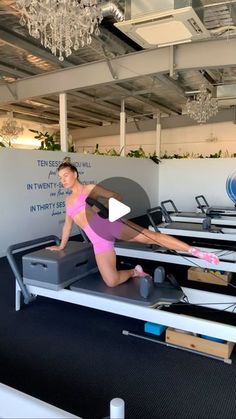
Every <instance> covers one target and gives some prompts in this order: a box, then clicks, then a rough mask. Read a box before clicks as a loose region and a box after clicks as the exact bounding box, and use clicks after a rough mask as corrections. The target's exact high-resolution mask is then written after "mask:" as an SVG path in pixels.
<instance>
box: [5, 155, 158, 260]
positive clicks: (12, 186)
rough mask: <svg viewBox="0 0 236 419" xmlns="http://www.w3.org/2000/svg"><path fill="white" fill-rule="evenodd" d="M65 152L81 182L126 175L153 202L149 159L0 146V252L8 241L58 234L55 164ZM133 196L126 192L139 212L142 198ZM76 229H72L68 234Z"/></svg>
mask: <svg viewBox="0 0 236 419" xmlns="http://www.w3.org/2000/svg"><path fill="white" fill-rule="evenodd" d="M65 155H66V156H70V157H71V159H72V162H74V163H75V164H76V165H77V168H78V170H79V173H80V180H81V182H88V183H89V182H90V183H97V182H100V181H102V180H104V179H107V178H111V177H124V178H128V179H131V180H133V181H135V182H137V183H138V184H139V185H140V186H141V187H142V188H143V189H144V190H145V191H146V193H147V195H148V197H149V199H150V205H151V206H153V205H156V204H157V199H158V197H157V194H158V191H157V185H158V171H159V166H158V165H156V164H155V163H153V162H152V161H151V160H149V159H129V158H122V157H103V156H91V155H81V154H75V153H62V152H55V151H54V152H50V151H38V150H16V149H5V148H0V190H1V217H0V232H1V234H0V256H3V255H5V252H6V249H7V248H8V246H9V245H11V244H16V243H21V242H24V241H27V240H31V239H34V238H38V237H43V236H48V235H50V234H55V235H60V234H61V228H62V224H63V221H64V216H65V207H64V200H65V195H66V194H65V191H64V190H63V189H62V188H61V187H60V184H59V179H58V176H57V167H58V165H59V164H60V162H61V161H62V160H63V158H64V157H65ZM132 194H133V191H132V190H130V193H129V195H130V196H129V198H130V199H131V201H133V202H138V203H139V204H140V208H139V210H141V209H142V205H143V202H142V200H140V199H139V197H137V196H133V195H132ZM132 197H133V198H132ZM137 200H139V201H141V202H139V201H137ZM124 203H125V202H124ZM136 215H137V216H138V215H140V214H134V216H136ZM77 233H78V229H77V228H76V227H75V228H74V230H73V234H77Z"/></svg>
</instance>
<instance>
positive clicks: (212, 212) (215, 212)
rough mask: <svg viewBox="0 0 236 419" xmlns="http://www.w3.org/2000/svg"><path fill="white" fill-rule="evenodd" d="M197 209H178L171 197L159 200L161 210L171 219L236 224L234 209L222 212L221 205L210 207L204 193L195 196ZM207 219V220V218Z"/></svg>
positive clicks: (214, 223) (188, 221) (227, 224)
mask: <svg viewBox="0 0 236 419" xmlns="http://www.w3.org/2000/svg"><path fill="white" fill-rule="evenodd" d="M195 200H196V202H197V207H198V210H196V211H180V210H179V209H178V208H177V206H176V204H175V203H174V201H173V200H172V199H168V200H166V201H162V202H161V208H162V211H163V212H164V213H165V215H166V216H168V214H169V215H170V216H171V220H172V221H178V222H187V223H198V224H203V223H207V222H208V223H209V222H210V223H211V224H213V225H220V226H225V227H227V226H232V227H233V226H236V210H235V208H233V207H232V208H231V210H229V211H228V213H226V214H225V213H224V212H222V208H221V207H210V205H209V204H208V202H207V201H206V198H205V197H204V195H199V196H196V197H195ZM207 219H208V220H207Z"/></svg>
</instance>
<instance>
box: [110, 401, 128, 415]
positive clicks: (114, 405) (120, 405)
mask: <svg viewBox="0 0 236 419" xmlns="http://www.w3.org/2000/svg"><path fill="white" fill-rule="evenodd" d="M110 419H125V402H124V400H123V399H120V398H116V399H112V400H111V402H110Z"/></svg>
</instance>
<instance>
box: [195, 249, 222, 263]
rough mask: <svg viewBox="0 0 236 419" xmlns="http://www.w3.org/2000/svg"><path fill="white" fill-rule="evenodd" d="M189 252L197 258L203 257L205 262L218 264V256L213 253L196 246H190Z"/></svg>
mask: <svg viewBox="0 0 236 419" xmlns="http://www.w3.org/2000/svg"><path fill="white" fill-rule="evenodd" d="M189 253H191V255H193V256H196V257H197V258H200V259H204V260H206V261H207V262H210V263H213V264H214V265H218V263H220V261H219V258H218V256H216V255H215V254H214V253H207V252H202V251H201V250H200V249H197V248H196V247H191V248H190V250H189Z"/></svg>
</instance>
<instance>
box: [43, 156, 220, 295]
mask: <svg viewBox="0 0 236 419" xmlns="http://www.w3.org/2000/svg"><path fill="white" fill-rule="evenodd" d="M58 174H59V178H60V181H61V183H62V185H63V187H64V188H65V189H70V190H71V191H72V193H71V194H70V195H69V196H68V197H67V198H66V218H65V223H64V226H63V230H62V238H61V243H60V245H59V246H50V247H48V249H50V250H55V251H57V250H63V249H64V248H65V246H66V244H67V242H68V240H69V237H70V233H71V228H72V224H73V222H75V223H76V224H77V225H78V226H79V227H80V228H81V229H82V230H84V232H85V233H86V235H87V236H88V238H89V239H90V241H91V243H92V244H93V248H94V253H95V257H96V262H97V266H98V269H99V271H100V273H101V276H102V278H103V280H104V281H105V283H106V284H107V285H108V286H109V287H115V286H117V285H119V284H122V283H123V282H125V281H127V280H128V279H129V278H131V277H136V276H142V275H143V274H144V272H143V269H142V267H141V266H140V265H137V266H135V268H134V269H128V270H121V271H117V269H116V253H115V250H114V242H115V239H116V238H117V239H121V240H125V241H134V242H140V243H145V244H159V245H160V246H162V247H164V248H167V249H172V250H179V251H184V252H188V253H190V254H191V255H193V256H196V257H199V258H202V259H205V260H207V261H208V262H210V263H214V264H217V263H219V259H218V257H217V256H216V255H214V254H212V253H205V252H201V251H200V250H199V249H197V248H195V247H191V246H189V245H188V244H187V243H184V242H182V241H180V240H178V239H176V238H174V237H172V236H169V235H167V234H162V233H157V232H152V231H149V230H147V229H144V228H143V227H140V226H138V225H137V224H134V223H132V222H130V221H126V222H125V223H124V222H122V221H114V222H110V221H109V220H108V219H103V218H101V217H99V215H97V213H96V212H97V211H96V208H94V207H90V206H88V205H87V204H86V199H87V197H88V196H89V197H90V198H93V199H98V198H99V197H102V198H106V199H109V198H115V199H117V200H121V196H120V195H119V194H117V193H115V192H112V191H109V190H107V189H104V188H103V187H101V186H98V185H94V184H89V185H84V184H82V183H80V181H79V178H78V171H77V169H76V167H75V166H74V165H73V164H71V163H69V162H68V161H65V162H63V163H62V164H60V166H59V167H58ZM132 227H133V228H132ZM134 229H135V230H136V231H137V234H136V235H134Z"/></svg>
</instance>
